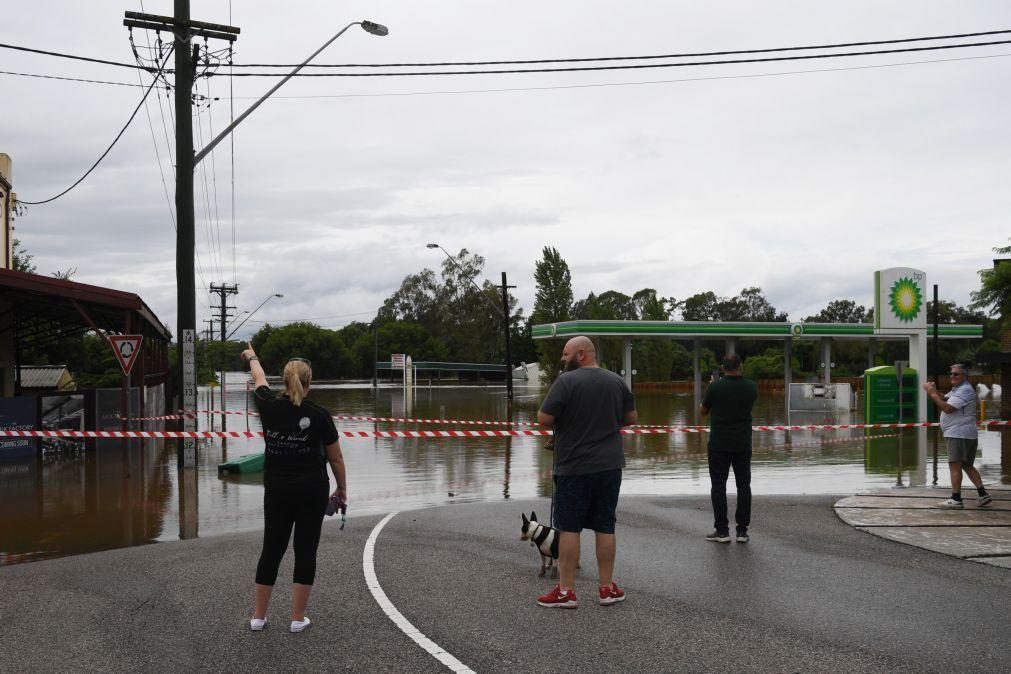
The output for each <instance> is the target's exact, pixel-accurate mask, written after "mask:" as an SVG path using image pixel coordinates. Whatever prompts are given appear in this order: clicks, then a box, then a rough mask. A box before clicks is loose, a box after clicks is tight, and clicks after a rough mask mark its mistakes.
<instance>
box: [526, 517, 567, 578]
mask: <svg viewBox="0 0 1011 674" xmlns="http://www.w3.org/2000/svg"><path fill="white" fill-rule="evenodd" d="M522 517H523V526H522V528H521V529H520V540H521V541H530V545H532V546H535V547H536V548H537V551H538V552H539V553H540V554H541V572H540V573H538V574H537V575H538V576H543V575H544V573H545V571H547V570H548V569H551V578H558V566H557V565H556V564H555V560H556V559H558V529H552V528H551V527H549V526H545V525H543V524H539V523H538V522H537V513H535V512H531V513H530V519H527V516H526V515H522Z"/></svg>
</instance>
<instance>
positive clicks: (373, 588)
mask: <svg viewBox="0 0 1011 674" xmlns="http://www.w3.org/2000/svg"><path fill="white" fill-rule="evenodd" d="M398 512H399V511H394V512H391V513H390V514H389V515H387V516H386V517H384V518H383V519H382V520H380V521H379V524H377V525H376V526H375V527H374V528H373V529H372V533H371V534H369V539H368V540H367V541H365V551H364V553H363V554H362V571H364V572H365V584H366V585H367V586H368V588H369V592H371V593H372V596H373V597H374V598H375V600H376V603H377V604H379V607H380V608H381V609H383V613H385V614H386V616H387V617H388V618H389V619H390V620H392V621H393V624H394V625H396V626H397V627H399V628H400V631H401V632H403V633H404V634H406V635H407V636H409V637H411V639H413V640H414V642H415V643H416V644H418V645H419V646H421V647H422V648H424V649H425V651H427V652H428V654H429V655H431V656H432V657H433V658H435V659H436V660H438V661H439V662H441V663H442V664H444V665H446V667H448V668H449V669H450V670H451V671H454V672H467V673H469V674H474V671H473V670H472V669H471V668H470V667H468V666H467V665H465V664H463V663H462V662H460V661H459V660H457V659H456V658H454V657H453V656H452V655H451V654H450V653H448V652H447V651H446V649H444V648H443V647H442V646H440V645H439V644H437V643H435V642H434V641H432V640H431V639H429V638H428V637H426V636H425V635H424V634H422V633H421V632H420V631H419V630H418V628H417V627H415V626H414V625H412V624H411V621H409V620H408V619H407V618H405V617H404V614H403V613H401V612H400V611H398V610H397V607H396V606H394V605H393V602H391V601H390V598H389V597H387V596H386V592H384V591H383V588H382V587H381V586H380V585H379V578H378V577H377V576H376V565H375V551H376V541H377V540H378V539H379V532H380V531H382V530H383V527H385V526H386V523H387V522H389V521H390V520H392V519H393V517H394V516H395V515H396V514H397V513H398Z"/></svg>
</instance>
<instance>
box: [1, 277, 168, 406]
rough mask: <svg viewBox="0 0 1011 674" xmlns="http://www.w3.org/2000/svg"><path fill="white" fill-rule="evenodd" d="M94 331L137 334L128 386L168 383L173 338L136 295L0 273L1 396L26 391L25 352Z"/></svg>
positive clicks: (46, 278) (104, 333)
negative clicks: (139, 338) (137, 345)
mask: <svg viewBox="0 0 1011 674" xmlns="http://www.w3.org/2000/svg"><path fill="white" fill-rule="evenodd" d="M89 331H93V332H95V333H97V334H100V335H104V336H110V335H141V336H143V338H144V339H143V341H142V343H141V353H140V354H139V356H138V360H137V362H136V365H135V366H134V368H133V371H132V372H131V374H130V377H129V381H128V382H126V384H127V386H128V387H139V388H142V389H143V388H146V387H151V386H157V385H160V384H163V383H165V381H166V380H167V378H168V373H169V367H168V347H169V342H170V340H171V338H172V335H171V333H170V332H169V330H168V328H167V327H165V326H164V325H163V324H162V323H161V321H160V320H158V317H157V316H156V315H155V314H154V312H153V311H151V309H150V308H149V307H148V306H147V304H145V303H144V301H143V300H142V299H141V298H140V296H139V295H136V294H134V293H131V292H126V291H123V290H115V289H112V288H103V287H101V286H95V285H89V284H87V283H78V282H76V281H70V280H66V279H58V278H52V277H49V276H42V275H39V274H28V273H25V272H19V271H12V270H10V269H0V395H2V396H4V397H9V396H17V395H21V394H22V393H24V392H25V389H26V388H27V387H26V386H25V380H24V377H25V375H26V374H28V373H29V372H30V370H29V369H27V368H26V366H29V365H32V363H23V362H21V357H22V356H21V354H22V353H23V352H24V351H25V350H26V349H28V348H31V347H40V346H45V345H47V344H51V343H53V342H56V341H59V340H61V339H66V338H68V337H75V336H81V335H83V334H84V333H86V332H89Z"/></svg>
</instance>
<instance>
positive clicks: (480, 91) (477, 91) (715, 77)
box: [235, 53, 1011, 100]
mask: <svg viewBox="0 0 1011 674" xmlns="http://www.w3.org/2000/svg"><path fill="white" fill-rule="evenodd" d="M1008 56H1011V53H1005V54H988V55H986V56H962V57H958V58H950V59H931V60H927V61H903V62H901V63H877V64H873V65H866V66H843V67H841V68H815V69H812V70H784V71H780V72H775V73H749V74H747V75H710V76H707V77H683V78H678V79H671V80H643V81H638V82H600V83H596V84H558V85H551V86H543V87H501V88H497V89H446V90H441V91H401V92H387V93H380V94H305V95H294V96H273V97H272V98H277V99H287V100H303V99H316V98H386V97H395V96H442V95H460V94H493V93H506V92H514V91H552V90H555V89H560V90H564V89H600V88H605V87H635V86H646V85H652V84H680V83H682V82H709V81H714V80H740V79H754V78H759V77H782V76H785V75H810V74H817V73H837V72H845V71H848V70H871V69H876V68H898V67H902V66H917V65H927V64H931V63H954V62H956V61H976V60H981V59H995V58H1005V57H1008ZM235 98H236V99H238V100H242V99H253V98H257V96H236V97H235Z"/></svg>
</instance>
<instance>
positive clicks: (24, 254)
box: [13, 239, 35, 274]
mask: <svg viewBox="0 0 1011 674" xmlns="http://www.w3.org/2000/svg"><path fill="white" fill-rule="evenodd" d="M34 257H35V256H34V255H32V254H31V253H29V252H28V251H27V250H25V248H24V246H22V245H21V240H20V239H14V244H13V260H14V267H13V268H14V271H22V272H25V273H26V274H34V273H35V265H34V264H32V260H33V259H34Z"/></svg>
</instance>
